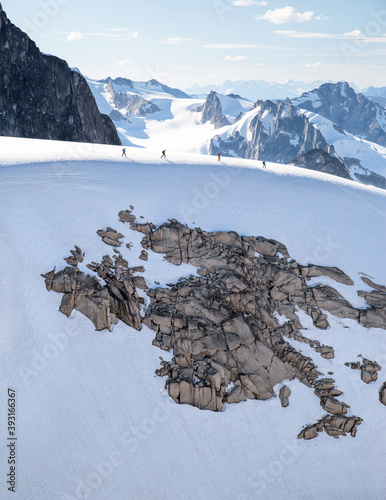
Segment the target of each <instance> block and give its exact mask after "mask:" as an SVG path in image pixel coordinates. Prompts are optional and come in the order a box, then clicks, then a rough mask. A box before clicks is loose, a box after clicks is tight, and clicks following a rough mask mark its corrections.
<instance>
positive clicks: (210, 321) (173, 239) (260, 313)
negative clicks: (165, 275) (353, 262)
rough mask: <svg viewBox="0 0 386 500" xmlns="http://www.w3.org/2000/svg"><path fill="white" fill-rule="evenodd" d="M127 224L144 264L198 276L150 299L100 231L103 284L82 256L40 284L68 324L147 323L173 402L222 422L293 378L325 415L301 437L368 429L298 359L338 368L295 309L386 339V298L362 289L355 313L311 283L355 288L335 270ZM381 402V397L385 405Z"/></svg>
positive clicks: (220, 234)
mask: <svg viewBox="0 0 386 500" xmlns="http://www.w3.org/2000/svg"><path fill="white" fill-rule="evenodd" d="M119 219H120V221H121V222H126V223H128V224H129V226H130V228H131V229H132V230H135V231H138V232H140V233H142V234H143V238H142V241H141V244H142V247H143V250H142V251H141V257H142V260H145V259H144V258H145V257H148V254H149V252H150V251H152V252H156V253H162V254H164V258H165V259H166V260H167V261H169V262H170V263H172V264H175V265H180V264H182V263H187V264H191V265H193V266H196V267H197V268H198V269H197V275H190V276H188V277H185V278H180V279H179V280H178V281H177V282H176V283H171V284H168V285H167V286H166V287H160V286H159V287H155V288H150V289H149V288H148V287H147V284H146V282H145V280H144V278H143V277H142V276H134V274H135V273H141V272H144V268H143V267H142V266H139V267H133V268H130V267H129V265H128V262H127V261H126V260H125V259H124V258H123V257H122V255H121V254H120V253H119V251H118V250H117V248H116V246H117V245H119V244H121V242H120V239H121V238H123V237H124V236H123V235H122V234H121V233H118V232H117V231H116V230H114V229H112V228H107V229H106V230H99V231H98V234H100V236H101V237H102V238H103V240H104V241H105V243H107V244H108V245H111V246H113V250H114V252H115V253H116V255H114V256H113V258H111V257H109V256H108V255H106V256H105V257H103V260H102V262H101V263H97V262H91V264H88V265H87V267H88V268H89V269H91V270H92V271H93V272H94V273H95V276H90V275H86V274H84V273H83V272H81V271H80V270H79V268H78V262H80V260H79V259H81V258H82V259H83V253H82V252H81V250H80V249H79V248H78V247H75V250H73V251H71V254H72V255H71V257H69V258H67V259H71V258H73V259H74V261H73V262H71V263H70V264H72V265H73V266H75V267H66V268H65V269H63V270H61V271H59V272H57V273H56V272H55V269H54V270H53V271H51V272H50V273H47V274H46V275H44V278H45V280H46V281H45V282H46V287H47V289H48V290H54V291H57V292H60V293H63V294H64V295H63V298H62V303H61V306H60V311H61V312H63V313H64V314H66V315H67V316H69V315H70V314H71V312H72V311H73V309H76V310H78V311H80V312H82V313H83V314H85V315H86V316H87V317H88V318H89V319H90V320H91V321H93V323H94V324H95V327H96V329H97V330H102V329H105V328H107V329H109V330H110V329H111V326H112V325H113V324H115V323H116V322H117V321H118V319H121V320H122V321H123V322H125V323H126V324H128V325H130V326H133V327H134V328H136V329H138V330H139V329H141V323H144V324H145V325H146V326H148V327H149V328H150V329H152V330H153V331H154V332H155V338H154V340H153V344H154V345H155V346H158V347H159V348H161V349H163V350H165V351H170V352H172V353H173V357H172V359H171V360H170V361H164V360H162V361H161V367H160V368H159V369H157V370H156V373H157V375H159V376H161V377H166V386H167V388H168V392H169V395H170V397H171V398H172V399H173V400H174V401H176V402H177V403H179V404H189V405H193V406H196V407H198V408H200V409H206V410H212V411H221V410H222V408H223V405H224V404H225V403H228V404H230V403H240V402H242V401H245V400H246V399H258V400H267V399H270V398H273V397H276V393H275V386H276V385H277V384H283V382H284V381H285V380H292V379H294V378H297V379H298V380H299V381H301V382H302V383H303V384H305V385H306V386H307V387H309V388H311V389H312V390H313V391H314V394H315V396H316V397H317V398H318V399H319V402H320V406H321V407H322V409H323V410H324V411H325V412H326V415H325V416H324V417H323V418H322V419H321V420H319V421H318V422H316V423H315V424H313V425H309V426H307V427H306V428H305V429H303V430H302V432H301V433H300V434H299V438H304V439H310V438H312V437H315V436H316V435H317V434H318V432H320V431H321V430H323V429H324V430H325V431H326V433H327V434H329V435H331V436H333V437H339V436H340V435H345V434H347V433H350V434H351V435H355V432H356V427H357V426H358V425H359V424H360V422H361V418H359V417H356V416H347V413H348V410H349V408H350V406H349V405H348V404H347V403H345V402H343V401H341V400H339V399H338V398H339V397H340V396H341V395H342V391H340V390H339V388H337V387H336V386H335V380H334V379H333V378H327V377H325V376H323V374H322V373H321V372H319V371H318V367H317V365H316V363H315V362H314V361H313V360H312V359H311V358H310V357H307V356H305V355H303V354H302V353H301V352H299V351H298V350H296V349H295V348H294V347H293V346H292V345H291V344H290V342H289V339H294V340H297V341H299V342H303V343H306V344H308V345H309V346H310V347H311V348H312V349H314V350H315V352H317V353H319V354H320V355H321V356H322V357H324V358H327V359H331V358H333V357H334V350H333V348H332V347H331V346H327V345H323V344H321V343H320V342H319V341H317V340H310V339H308V338H306V337H305V336H304V335H303V334H302V333H301V332H300V331H299V330H301V329H302V328H303V327H302V324H301V322H300V320H299V317H298V315H297V311H298V309H301V310H303V311H304V312H305V313H306V314H308V315H309V316H310V317H311V318H312V321H313V323H314V325H315V326H316V327H318V328H320V329H326V328H328V326H329V323H328V321H327V316H326V314H325V312H324V311H329V312H330V313H331V314H333V315H336V316H338V317H348V318H352V319H355V320H356V321H358V322H359V323H362V324H365V325H366V326H368V321H369V317H368V313H369V311H372V313H373V314H374V315H376V316H377V318H378V320H377V321H376V322H377V324H378V323H379V324H380V325H381V328H384V329H386V320H383V316H382V314H379V309H380V307H378V306H379V304H380V301H381V300H383V296H384V294H383V289H384V287H382V286H381V285H376V284H374V283H372V282H371V281H370V280H369V281H366V283H367V284H369V283H371V285H370V286H372V287H374V291H372V292H359V293H364V294H365V298H366V299H367V297H368V300H369V304H370V307H369V308H368V309H363V310H359V309H356V308H354V307H353V306H352V305H351V304H350V303H349V302H348V301H347V300H345V299H344V298H343V297H342V296H341V295H340V294H339V293H338V292H337V291H336V290H335V289H333V288H332V287H328V286H325V285H316V286H308V284H307V280H309V279H310V278H311V277H314V276H322V275H324V276H329V277H330V278H332V279H334V280H336V281H338V282H340V283H344V284H346V285H352V284H353V282H352V280H351V279H350V277H349V276H347V275H346V274H345V273H344V272H343V271H341V270H340V269H338V268H336V267H331V268H329V267H323V266H317V265H315V264H309V265H307V266H301V265H299V264H298V263H297V262H296V261H295V260H293V259H291V257H290V255H289V253H288V250H287V248H286V247H285V245H283V244H282V243H280V242H278V241H276V240H273V239H267V238H264V237H262V236H258V237H254V236H240V235H239V234H238V233H236V232H235V231H228V232H225V231H215V232H206V231H203V230H201V229H200V228H195V229H191V228H189V227H188V226H186V225H182V224H180V223H179V222H178V221H177V220H176V219H170V220H169V221H168V222H167V223H164V224H162V225H160V226H158V227H157V226H155V225H154V224H152V223H147V222H146V223H141V222H138V220H137V219H136V217H135V215H134V214H133V207H131V208H130V210H123V211H121V212H119ZM117 254H118V255H117ZM67 259H66V261H67ZM97 276H98V277H99V278H100V279H101V280H102V283H101V282H100V281H99V280H98V279H97ZM137 288H138V289H142V290H145V291H146V294H147V295H148V297H149V299H150V304H149V305H148V307H147V309H146V311H145V314H144V316H143V317H142V316H141V314H140V310H141V307H142V305H143V304H144V299H143V298H141V297H139V296H138V293H137V291H136V289H137ZM279 318H281V319H280V321H279ZM283 318H286V321H284V322H283ZM378 366H379V365H377V364H376V363H375V362H370V361H369V360H366V359H363V366H360V368H361V369H362V370H363V373H364V375H363V379H364V381H365V382H366V381H367V377H368V376H370V377H371V380H375V379H376V377H375V375H374V373H376V372H377V371H378ZM353 367H355V366H353ZM379 368H380V367H379ZM329 373H330V372H329ZM374 377H375V378H374ZM369 381H370V380H369ZM382 390H383V389H382ZM290 393H291V391H290V390H289V388H288V387H287V386H286V385H284V384H283V385H282V387H281V389H280V392H279V397H280V400H281V404H282V405H283V406H287V405H288V402H289V401H288V398H289V395H290ZM383 394H384V393H383V392H382V391H380V399H381V400H383V399H384V395H383Z"/></svg>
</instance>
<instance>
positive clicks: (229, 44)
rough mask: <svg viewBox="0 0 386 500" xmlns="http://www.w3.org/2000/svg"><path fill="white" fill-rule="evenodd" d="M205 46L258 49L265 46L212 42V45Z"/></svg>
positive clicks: (206, 47)
mask: <svg viewBox="0 0 386 500" xmlns="http://www.w3.org/2000/svg"><path fill="white" fill-rule="evenodd" d="M203 47H204V49H256V48H259V47H263V46H262V45H256V44H243V43H212V44H210V45H203Z"/></svg>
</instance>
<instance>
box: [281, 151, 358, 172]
mask: <svg viewBox="0 0 386 500" xmlns="http://www.w3.org/2000/svg"><path fill="white" fill-rule="evenodd" d="M288 164H289V165H295V166H297V167H301V168H307V169H309V170H316V171H317V172H324V173H326V174H331V175H337V176H338V177H343V178H344V179H352V178H351V175H350V174H349V171H348V170H347V167H346V166H345V164H344V163H342V162H341V161H340V160H338V158H335V157H333V156H331V155H330V154H328V153H327V152H326V151H323V150H322V149H311V150H310V151H307V152H306V153H303V154H302V155H300V156H298V157H297V158H295V159H294V160H291V161H290V162H288Z"/></svg>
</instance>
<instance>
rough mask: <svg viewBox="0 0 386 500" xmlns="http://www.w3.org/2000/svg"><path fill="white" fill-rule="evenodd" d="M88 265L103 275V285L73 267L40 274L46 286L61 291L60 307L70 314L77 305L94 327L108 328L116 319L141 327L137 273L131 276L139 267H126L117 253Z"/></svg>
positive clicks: (60, 309) (98, 328)
mask: <svg viewBox="0 0 386 500" xmlns="http://www.w3.org/2000/svg"><path fill="white" fill-rule="evenodd" d="M87 267H88V268H89V269H91V270H92V271H94V272H95V273H96V274H97V275H98V276H99V277H100V278H102V279H103V280H104V282H105V285H101V283H100V282H99V281H98V279H97V278H96V277H95V276H90V275H89V274H85V273H83V272H82V271H80V270H79V269H78V268H74V267H65V268H64V269H63V270H61V271H59V272H57V273H56V272H55V269H53V270H52V271H50V272H49V273H47V274H45V275H43V277H44V278H45V284H46V288H47V290H49V291H50V290H53V291H55V292H59V293H63V294H64V295H63V298H62V302H61V304H60V307H59V311H60V312H62V313H63V314H65V315H66V316H67V317H69V316H70V315H71V313H72V311H73V310H74V309H76V310H77V311H79V312H81V313H82V314H84V315H85V316H86V317H87V318H88V319H89V320H90V321H92V322H93V323H94V325H95V329H96V330H97V331H100V330H104V329H107V330H109V331H111V327H112V325H114V324H116V323H117V321H118V320H119V319H120V320H121V321H123V322H124V323H126V324H127V325H129V326H132V327H133V328H135V329H136V330H140V329H141V326H142V325H141V315H140V305H141V304H142V303H143V299H141V298H140V297H138V294H137V291H136V287H139V285H138V278H140V277H136V276H133V273H134V272H135V271H137V272H138V270H136V269H135V268H129V267H128V263H127V261H125V259H123V258H122V256H121V255H120V254H119V255H118V256H117V255H114V257H113V258H112V259H111V258H110V257H109V256H108V255H106V256H105V257H103V260H102V262H101V263H100V264H98V263H96V262H92V263H91V264H88V265H87Z"/></svg>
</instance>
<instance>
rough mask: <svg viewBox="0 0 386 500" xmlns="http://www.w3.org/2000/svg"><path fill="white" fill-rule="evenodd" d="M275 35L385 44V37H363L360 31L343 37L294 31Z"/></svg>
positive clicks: (283, 31) (284, 31)
mask: <svg viewBox="0 0 386 500" xmlns="http://www.w3.org/2000/svg"><path fill="white" fill-rule="evenodd" d="M274 33H275V34H276V35H283V36H285V37H287V38H324V39H329V40H357V39H358V38H359V40H360V41H361V42H363V43H386V35H383V36H378V37H375V36H374V37H365V36H363V35H362V34H361V32H360V30H354V31H349V32H347V33H344V34H343V35H340V34H334V33H306V32H302V31H296V30H278V31H274Z"/></svg>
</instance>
